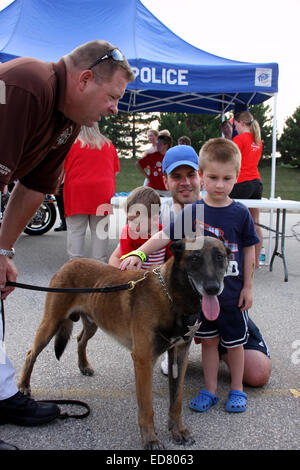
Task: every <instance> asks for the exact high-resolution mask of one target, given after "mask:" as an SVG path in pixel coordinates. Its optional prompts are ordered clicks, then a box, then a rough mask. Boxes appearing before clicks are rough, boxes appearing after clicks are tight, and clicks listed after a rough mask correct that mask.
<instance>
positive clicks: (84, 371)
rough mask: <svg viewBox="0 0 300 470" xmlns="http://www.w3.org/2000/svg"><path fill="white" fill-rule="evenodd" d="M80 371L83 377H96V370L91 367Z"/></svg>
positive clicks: (82, 368) (81, 368)
mask: <svg viewBox="0 0 300 470" xmlns="http://www.w3.org/2000/svg"><path fill="white" fill-rule="evenodd" d="M79 369H80V372H81V373H82V374H83V375H88V376H90V377H91V376H92V375H94V369H93V368H92V367H91V366H85V367H79Z"/></svg>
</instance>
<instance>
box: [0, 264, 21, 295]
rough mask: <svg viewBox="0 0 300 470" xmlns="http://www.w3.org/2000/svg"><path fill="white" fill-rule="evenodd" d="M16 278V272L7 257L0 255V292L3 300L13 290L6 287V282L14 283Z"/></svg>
mask: <svg viewBox="0 0 300 470" xmlns="http://www.w3.org/2000/svg"><path fill="white" fill-rule="evenodd" d="M17 276H18V271H17V269H16V267H15V265H14V264H13V262H12V261H11V260H10V259H8V258H7V256H3V255H0V290H1V291H2V299H3V300H4V299H6V297H7V296H8V295H9V294H10V293H11V292H12V291H13V290H14V287H11V286H6V282H7V281H12V282H16V279H17Z"/></svg>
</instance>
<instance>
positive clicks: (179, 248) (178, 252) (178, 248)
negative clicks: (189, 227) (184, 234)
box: [170, 240, 185, 261]
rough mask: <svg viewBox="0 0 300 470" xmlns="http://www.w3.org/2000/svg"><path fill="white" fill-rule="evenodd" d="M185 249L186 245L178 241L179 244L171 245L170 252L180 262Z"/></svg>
mask: <svg viewBox="0 0 300 470" xmlns="http://www.w3.org/2000/svg"><path fill="white" fill-rule="evenodd" d="M184 249H185V243H184V242H183V241H182V240H178V241H177V242H173V243H171V245H170V250H171V252H172V253H173V255H174V258H175V260H176V261H179V260H180V258H181V256H182V253H183V252H184Z"/></svg>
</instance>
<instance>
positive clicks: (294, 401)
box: [0, 213, 300, 453]
mask: <svg viewBox="0 0 300 470" xmlns="http://www.w3.org/2000/svg"><path fill="white" fill-rule="evenodd" d="M267 220H268V215H267V214H263V217H262V222H263V223H264V221H267ZM298 222H299V225H296V224H297V223H298ZM57 224H58V222H57ZM57 224H56V226H57ZM292 227H293V232H292ZM295 232H296V234H297V233H298V234H299V240H297V238H296V236H295V235H294V233H295ZM286 234H287V238H286V257H287V264H288V271H289V280H288V282H284V271H283V265H282V260H281V259H280V258H279V257H276V259H275V262H274V266H273V271H272V272H270V271H269V269H268V266H264V267H262V268H260V269H259V270H257V271H256V273H255V281H254V305H253V308H252V309H251V312H250V316H251V318H252V319H253V320H254V321H255V322H256V323H257V325H258V326H259V327H260V329H261V331H262V333H263V335H264V337H265V340H266V342H267V344H268V346H269V350H270V353H271V359H272V373H271V377H270V380H269V382H268V384H267V385H265V386H264V387H262V388H251V387H245V391H246V393H247V394H248V408H247V410H246V412H245V413H241V414H230V413H227V412H226V411H225V403H226V399H227V394H228V391H229V384H230V377H229V373H228V370H227V367H226V365H225V364H223V363H221V366H220V373H219V396H220V401H219V403H218V404H217V405H216V406H214V407H213V408H212V409H211V410H209V411H208V412H206V413H203V414H198V413H195V412H193V411H192V410H190V408H189V401H190V400H191V398H193V397H194V396H195V395H196V394H197V393H198V391H199V389H200V388H203V386H204V380H203V371H202V367H201V351H200V346H197V345H195V344H193V345H192V346H191V349H190V354H189V365H188V370H187V373H186V377H185V385H184V395H183V410H182V414H183V420H184V422H185V424H186V425H187V427H188V428H189V429H190V431H191V432H192V434H193V436H194V439H195V441H196V442H195V444H194V445H193V446H191V447H186V448H185V449H184V451H185V452H186V453H188V451H189V450H191V451H195V450H212V449H214V450H291V449H294V450H299V422H300V420H299V418H300V411H299V409H300V407H299V404H300V381H299V378H300V320H299V310H300V296H299V286H300V214H299V213H290V214H287V231H286ZM265 236H266V240H265V242H266V243H265V245H266V248H267V245H268V234H267V232H265ZM116 243H117V240H116V239H114V240H112V241H111V242H110V252H111V251H112V250H113V249H114V247H115V246H116ZM15 248H16V256H15V264H16V266H17V268H18V271H19V276H18V281H19V282H25V283H29V284H36V285H40V286H47V285H48V284H49V281H50V278H51V276H52V275H53V274H54V273H55V272H56V271H57V270H58V269H59V267H60V266H61V265H62V264H63V263H64V262H66V261H67V253H66V232H60V233H57V232H54V231H53V230H51V231H50V232H49V233H47V234H45V235H42V236H39V237H33V236H28V235H25V234H22V235H21V237H20V239H19V240H18V242H17V244H16V247H15ZM86 254H87V256H88V254H89V236H88V235H87V253H86ZM44 299H45V294H44V293H42V292H35V291H27V290H22V289H16V290H15V291H14V292H13V293H12V294H11V295H10V296H9V297H8V299H7V300H6V301H5V314H6V339H5V343H6V350H7V352H8V354H9V357H10V358H11V360H12V361H13V363H14V366H15V369H16V380H18V378H19V377H20V373H21V370H22V367H23V363H24V359H25V355H26V352H27V350H28V349H29V348H30V347H31V345H32V343H33V339H34V335H35V332H36V330H37V327H38V324H39V322H40V320H41V317H42V312H43V304H44ZM114 313H116V314H117V312H112V314H114ZM80 328H81V325H80V322H78V323H75V324H74V329H73V334H72V338H71V340H70V342H69V344H68V346H67V349H66V351H65V353H64V354H63V356H62V357H61V359H60V361H57V360H56V358H55V355H54V350H53V341H52V342H51V343H50V344H49V345H48V346H47V348H45V349H44V350H43V351H42V353H41V354H40V356H39V357H38V360H37V362H36V365H35V368H34V370H33V374H32V381H31V386H32V394H33V397H34V398H36V399H61V398H63V399H75V400H82V401H85V402H87V403H88V404H89V405H90V407H91V414H90V416H89V417H87V418H85V419H83V420H74V419H68V420H56V421H55V422H53V423H51V424H49V425H44V426H40V427H36V428H24V427H20V426H15V425H5V426H1V427H0V439H3V440H5V441H8V442H11V443H14V444H15V445H17V446H18V447H19V448H20V449H23V450H96V449H98V450H110V451H117V450H129V451H130V450H131V451H136V450H139V449H141V441H140V434H139V427H138V423H137V402H136V395H135V378H134V371H133V364H132V359H131V355H130V352H129V351H127V350H126V349H124V347H122V346H120V345H119V344H118V343H117V342H116V341H115V340H114V339H112V338H110V337H109V336H107V335H106V334H105V333H103V332H101V331H100V330H98V332H97V333H96V335H95V336H94V337H93V338H92V339H91V341H90V342H89V345H88V357H89V360H90V362H91V364H92V366H93V367H94V369H95V375H94V376H93V377H86V376H83V375H81V373H80V371H79V369H78V367H77V351H76V335H77V334H78V332H79V331H80ZM153 407H154V413H155V426H156V431H157V434H158V437H159V439H160V440H161V441H162V442H163V443H164V445H165V447H166V449H169V450H172V451H182V448H181V447H179V446H176V445H175V444H174V443H173V442H172V441H171V438H170V434H169V431H168V428H167V422H168V380H167V378H166V377H165V376H163V375H162V373H161V371H160V361H158V363H157V364H156V366H155V369H154V375H153ZM76 411H78V412H82V410H79V409H77V410H76Z"/></svg>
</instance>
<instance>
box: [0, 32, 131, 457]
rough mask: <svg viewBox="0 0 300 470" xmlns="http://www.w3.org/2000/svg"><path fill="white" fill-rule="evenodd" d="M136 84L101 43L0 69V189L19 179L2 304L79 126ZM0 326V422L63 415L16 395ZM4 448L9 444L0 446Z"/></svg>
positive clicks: (0, 272) (7, 231)
mask: <svg viewBox="0 0 300 470" xmlns="http://www.w3.org/2000/svg"><path fill="white" fill-rule="evenodd" d="M134 79H135V76H134V73H133V71H132V70H131V68H130V66H129V64H128V62H127V60H126V58H125V57H124V56H123V54H122V53H121V51H119V49H117V48H115V47H114V46H113V45H111V44H110V43H108V42H106V41H100V40H96V41H90V42H88V43H86V44H83V45H82V46H78V47H77V48H76V49H74V50H73V51H72V52H70V53H69V54H66V55H65V56H64V57H62V58H61V59H60V60H59V61H58V62H55V63H46V62H43V61H39V60H36V59H32V58H25V57H23V58H18V59H14V60H11V61H8V62H5V63H1V64H0V80H1V81H2V82H3V83H5V85H6V102H5V104H1V105H0V148H1V149H5V152H4V151H2V152H1V155H0V168H1V170H0V191H3V188H4V187H5V186H6V185H7V184H8V183H10V182H12V181H14V180H18V182H17V184H16V185H15V187H14V190H13V193H12V197H10V199H9V202H8V205H7V207H6V210H5V213H4V217H3V220H2V225H1V230H0V290H1V291H2V299H5V298H6V297H7V296H8V295H9V294H10V293H11V291H12V290H13V288H12V287H11V286H7V285H6V282H7V281H13V282H15V281H16V279H17V274H18V273H17V269H16V267H15V265H14V264H13V262H12V260H11V258H12V257H13V256H14V250H13V246H14V244H15V242H16V240H17V239H18V238H19V236H20V234H21V233H22V232H23V229H24V227H25V226H26V224H27V223H28V221H29V220H30V219H31V217H32V216H33V215H34V213H35V212H36V211H37V209H38V208H39V207H40V205H41V203H42V201H43V200H44V197H45V194H47V193H49V194H53V193H55V192H56V190H57V188H58V187H59V185H60V181H59V178H60V175H61V172H62V167H63V162H64V159H65V157H66V155H67V153H68V151H69V149H70V148H71V145H72V144H73V142H74V140H75V139H76V137H77V135H78V133H79V131H80V127H81V126H82V125H85V126H93V124H94V123H95V122H97V121H99V120H100V119H101V116H106V115H108V114H116V113H117V112H118V102H119V99H120V98H121V97H122V96H123V95H124V93H125V89H126V87H127V84H128V82H131V81H133V80H134ZM3 325H4V316H3V312H0V354H1V364H0V417H1V423H2V424H5V423H14V424H19V425H24V424H25V425H27V426H33V425H37V424H43V423H48V422H50V421H52V420H54V419H55V418H56V417H57V416H58V415H59V414H60V410H59V408H58V407H57V406H56V405H54V404H46V403H41V402H37V401H35V400H33V399H32V398H29V397H25V396H24V395H22V394H21V393H20V392H19V391H18V388H17V386H16V385H15V380H14V377H15V374H14V368H13V365H12V363H11V361H10V360H9V358H8V356H7V354H6V352H5V350H4V347H3V346H4V327H3ZM20 333H21V332H20ZM2 448H4V449H7V448H9V444H6V443H4V442H3V441H1V442H0V449H2ZM10 448H11V449H14V448H15V447H14V446H12V445H11V446H10Z"/></svg>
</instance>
